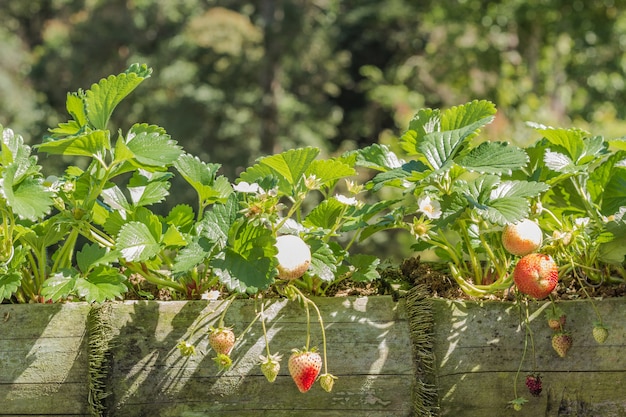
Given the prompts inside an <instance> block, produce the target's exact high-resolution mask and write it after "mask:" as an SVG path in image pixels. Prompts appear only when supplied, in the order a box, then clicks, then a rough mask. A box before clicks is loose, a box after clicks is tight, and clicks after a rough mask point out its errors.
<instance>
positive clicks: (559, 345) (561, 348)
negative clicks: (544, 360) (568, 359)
mask: <svg viewBox="0 0 626 417" xmlns="http://www.w3.org/2000/svg"><path fill="white" fill-rule="evenodd" d="M571 347H572V336H570V334H569V333H564V332H559V333H555V334H554V335H553V336H552V348H554V351H555V352H556V353H557V354H558V355H559V356H560V357H562V358H564V357H565V356H566V355H567V351H568V350H569V349H570V348H571Z"/></svg>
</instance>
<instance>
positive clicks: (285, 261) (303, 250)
mask: <svg viewBox="0 0 626 417" xmlns="http://www.w3.org/2000/svg"><path fill="white" fill-rule="evenodd" d="M276 249H278V253H277V254H276V258H277V259H278V277H279V278H282V279H287V280H293V279H297V278H300V277H301V276H302V275H303V274H304V273H305V272H306V270H307V269H309V265H311V249H310V248H309V246H308V245H307V244H306V243H305V242H304V240H302V239H301V238H300V237H298V236H295V235H283V236H278V237H277V238H276Z"/></svg>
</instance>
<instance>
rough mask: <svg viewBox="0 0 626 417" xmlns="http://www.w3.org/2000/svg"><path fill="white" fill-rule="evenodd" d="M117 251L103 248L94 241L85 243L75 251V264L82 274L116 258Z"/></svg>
mask: <svg viewBox="0 0 626 417" xmlns="http://www.w3.org/2000/svg"><path fill="white" fill-rule="evenodd" d="M118 255H119V254H118V253H117V252H115V251H110V250H109V249H107V248H103V247H101V246H99V245H98V244H96V243H92V244H89V243H86V244H85V245H84V246H83V248H82V249H81V250H80V251H78V252H76V264H77V266H78V269H80V271H81V272H82V273H83V274H86V273H87V272H89V270H90V269H92V268H93V267H95V266H98V265H106V264H109V263H112V262H115V261H116V260H117V259H118Z"/></svg>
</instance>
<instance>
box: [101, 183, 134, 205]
mask: <svg viewBox="0 0 626 417" xmlns="http://www.w3.org/2000/svg"><path fill="white" fill-rule="evenodd" d="M101 196H102V200H103V201H104V203H105V204H107V205H108V206H109V207H110V208H111V209H113V210H121V211H124V212H126V211H131V210H132V206H131V205H130V203H129V202H128V200H127V199H126V196H125V195H124V192H123V191H122V190H121V189H120V187H118V186H117V185H113V186H112V187H109V188H105V189H104V190H102V193H101Z"/></svg>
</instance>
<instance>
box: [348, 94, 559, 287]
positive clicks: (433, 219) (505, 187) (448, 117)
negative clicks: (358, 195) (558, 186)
mask: <svg viewBox="0 0 626 417" xmlns="http://www.w3.org/2000/svg"><path fill="white" fill-rule="evenodd" d="M495 112H496V109H495V107H494V105H493V104H492V103H490V102H488V101H473V102H471V103H468V104H465V105H462V106H458V107H453V108H450V109H448V110H445V111H440V110H432V109H425V110H420V111H419V112H418V113H417V114H416V115H415V116H414V118H413V120H411V122H410V124H409V128H408V130H407V131H406V132H405V133H404V134H403V135H402V136H401V137H400V139H399V141H398V144H397V145H398V147H399V148H400V149H399V151H401V152H402V155H400V156H399V155H398V154H397V153H396V152H394V151H392V150H391V149H390V148H389V147H386V146H383V145H372V146H370V147H368V148H365V149H362V150H360V151H359V152H358V159H357V161H358V163H359V164H360V165H362V166H365V167H368V168H371V169H374V170H377V171H379V173H378V174H377V175H376V176H375V177H374V178H373V179H372V180H371V181H370V182H369V183H368V185H367V186H368V188H369V189H371V190H373V191H374V192H376V191H379V190H381V189H382V188H395V189H398V190H399V191H400V193H401V196H400V198H399V199H398V204H397V205H396V206H395V207H394V208H393V209H392V210H391V211H390V212H389V213H388V215H387V216H386V217H385V218H383V219H382V220H381V221H380V222H379V223H378V225H376V226H373V227H379V228H403V229H406V230H408V231H409V232H411V233H412V234H413V236H414V237H415V238H416V240H417V243H416V244H415V245H414V249H415V250H417V251H423V250H426V249H434V250H435V252H436V254H437V255H438V257H439V258H440V259H442V260H444V261H446V262H448V265H449V269H450V273H451V275H452V277H453V278H454V279H455V280H456V282H457V283H458V284H459V286H460V287H461V288H462V289H463V290H464V291H465V292H466V293H468V294H470V295H475V296H481V295H486V294H490V293H494V292H497V291H501V290H503V289H506V288H508V287H510V286H511V284H512V280H511V275H510V273H509V267H510V266H511V264H512V262H513V258H512V256H511V255H510V254H509V253H508V252H507V251H506V250H505V249H504V248H503V245H502V242H501V233H502V229H503V228H504V227H505V226H507V225H509V224H514V223H518V222H521V221H524V220H525V219H527V218H528V217H529V216H530V215H531V210H530V207H531V201H532V199H534V198H537V197H538V196H539V195H540V194H541V193H542V192H544V191H546V190H547V189H548V185H547V184H546V183H544V182H542V181H536V180H533V179H532V178H527V177H524V176H522V175H520V174H519V173H520V172H521V171H522V170H523V169H524V168H525V167H526V166H527V164H528V163H529V160H530V159H529V156H528V155H527V153H526V152H525V150H524V149H521V148H519V147H516V146H512V145H510V144H508V143H505V142H484V141H483V142H477V141H476V140H475V139H476V136H477V135H478V133H479V131H480V129H481V128H482V127H484V126H485V125H486V124H488V123H490V122H491V121H492V120H493V118H494V115H495ZM403 158H406V159H403Z"/></svg>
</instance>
